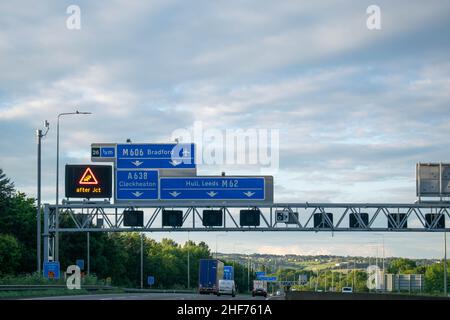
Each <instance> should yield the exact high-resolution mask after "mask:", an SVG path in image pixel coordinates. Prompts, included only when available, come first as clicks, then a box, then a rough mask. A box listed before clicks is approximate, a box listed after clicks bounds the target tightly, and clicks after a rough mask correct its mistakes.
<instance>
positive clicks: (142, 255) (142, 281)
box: [141, 232, 144, 289]
mask: <svg viewBox="0 0 450 320" xmlns="http://www.w3.org/2000/svg"><path fill="white" fill-rule="evenodd" d="M143 288H144V233H143V232H142V233H141V289H143Z"/></svg>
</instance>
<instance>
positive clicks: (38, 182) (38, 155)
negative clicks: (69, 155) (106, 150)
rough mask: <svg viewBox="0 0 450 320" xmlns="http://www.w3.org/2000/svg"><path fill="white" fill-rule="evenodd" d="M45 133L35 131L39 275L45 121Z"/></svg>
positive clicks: (45, 123)
mask: <svg viewBox="0 0 450 320" xmlns="http://www.w3.org/2000/svg"><path fill="white" fill-rule="evenodd" d="M44 125H45V128H46V129H47V130H46V131H45V133H44V134H43V133H42V130H36V136H37V194H36V196H37V205H36V257H37V259H36V263H37V272H38V274H40V273H41V264H42V263H41V141H42V138H43V137H45V136H46V135H47V133H48V130H49V129H50V124H49V123H48V121H47V120H45V122H44Z"/></svg>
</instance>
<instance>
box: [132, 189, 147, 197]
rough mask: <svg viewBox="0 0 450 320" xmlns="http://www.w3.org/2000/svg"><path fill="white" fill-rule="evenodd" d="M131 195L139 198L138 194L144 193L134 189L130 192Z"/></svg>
mask: <svg viewBox="0 0 450 320" xmlns="http://www.w3.org/2000/svg"><path fill="white" fill-rule="evenodd" d="M131 194H132V195H133V196H135V197H136V198H139V197H140V196H142V195H143V194H144V193H143V192H140V191H135V192H132V193H131Z"/></svg>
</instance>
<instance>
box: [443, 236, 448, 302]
mask: <svg viewBox="0 0 450 320" xmlns="http://www.w3.org/2000/svg"><path fill="white" fill-rule="evenodd" d="M444 294H445V296H447V231H444Z"/></svg>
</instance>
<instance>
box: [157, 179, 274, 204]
mask: <svg viewBox="0 0 450 320" xmlns="http://www.w3.org/2000/svg"><path fill="white" fill-rule="evenodd" d="M224 178H226V179H235V178H239V179H262V180H263V198H262V199H260V198H258V199H249V198H247V199H227V198H221V199H218V198H216V199H214V198H211V199H194V198H189V199H181V198H173V199H163V198H162V197H161V191H162V188H161V180H162V179H224ZM158 189H159V192H158V199H159V200H160V201H164V202H168V201H174V202H183V201H185V202H189V201H201V202H220V201H222V202H225V201H229V202H232V201H236V202H241V201H251V202H263V201H266V179H265V177H263V176H250V177H249V176H195V177H160V178H159V184H158Z"/></svg>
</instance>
